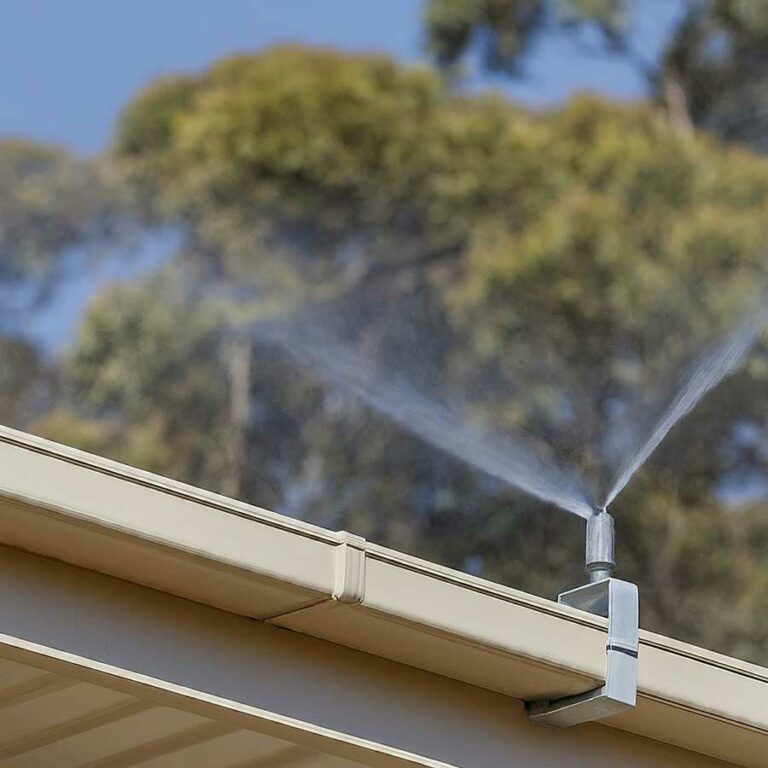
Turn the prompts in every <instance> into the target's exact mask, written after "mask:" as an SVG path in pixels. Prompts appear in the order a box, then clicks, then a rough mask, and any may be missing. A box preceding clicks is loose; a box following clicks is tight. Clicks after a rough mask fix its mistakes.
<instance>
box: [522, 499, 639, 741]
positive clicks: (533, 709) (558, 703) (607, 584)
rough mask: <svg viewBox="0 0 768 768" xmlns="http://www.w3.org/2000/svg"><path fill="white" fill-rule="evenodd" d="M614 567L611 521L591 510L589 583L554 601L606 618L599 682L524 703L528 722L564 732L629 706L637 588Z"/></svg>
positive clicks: (633, 693)
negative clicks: (615, 573)
mask: <svg viewBox="0 0 768 768" xmlns="http://www.w3.org/2000/svg"><path fill="white" fill-rule="evenodd" d="M615 567H616V560H615V556H614V526H613V518H612V517H611V515H609V514H608V512H607V511H606V510H605V509H602V508H601V509H597V510H595V514H594V515H592V517H590V518H589V520H587V530H586V570H587V575H588V577H589V584H585V585H584V586H583V587H577V588H576V589H572V590H570V591H568V592H563V593H562V594H561V595H559V596H558V598H557V601H558V603H560V604H561V605H568V606H570V607H571V608H576V609H578V610H581V611H585V612H587V613H591V614H593V615H596V616H603V617H605V618H607V619H608V633H607V637H606V641H605V656H606V665H605V682H604V683H603V684H602V685H601V686H599V687H597V688H593V689H591V690H588V691H585V692H584V693H580V694H577V695H575V696H563V697H562V698H555V699H547V700H543V701H528V702H526V704H525V708H526V710H527V712H528V717H529V718H530V720H531V722H533V723H537V724H539V725H547V726H550V727H552V728H567V727H568V726H571V725H578V724H579V723H587V722H591V721H593V720H602V719H603V718H605V717H610V716H611V715H614V714H617V713H618V712H624V711H625V710H627V709H632V708H633V707H634V706H635V701H636V698H637V655H638V648H639V639H638V634H639V610H638V594H637V587H636V586H635V585H634V584H631V583H630V582H627V581H622V580H621V579H615V578H613V571H614V569H615Z"/></svg>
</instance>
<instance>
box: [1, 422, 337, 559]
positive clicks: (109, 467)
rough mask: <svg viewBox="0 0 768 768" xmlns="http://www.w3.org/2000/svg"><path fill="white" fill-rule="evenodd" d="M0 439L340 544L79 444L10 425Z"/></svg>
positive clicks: (323, 533) (326, 534) (320, 531)
mask: <svg viewBox="0 0 768 768" xmlns="http://www.w3.org/2000/svg"><path fill="white" fill-rule="evenodd" d="M0 443H5V444H7V445H12V446H14V447H16V448H21V449H23V450H27V451H31V452H33V453H38V454H41V455H43V456H47V457H49V458H52V459H58V460H60V461H64V462H66V463H67V464H74V465H75V466H79V467H82V468H83V469H87V470H90V471H92V472H98V473H99V474H102V475H108V476H110V477H114V478H117V479H119V480H125V481H126V482H129V483H132V484H133V485H139V486H143V487H145V488H149V489H151V490H154V491H159V492H161V493H165V494H168V495H169V496H175V497H177V498H179V499H182V500H184V501H192V502H195V503H196V504H202V505H204V506H207V507H210V508H211V509H215V510H217V511H219V512H224V513H226V514H228V515H233V516H235V517H241V518H243V519H246V520H254V521H256V522H259V523H263V524H265V525H269V526H271V527H273V528H278V529H280V530H284V531H287V532H289V533H295V534H297V535H299V536H304V537H306V538H310V539H314V540H316V541H321V542H324V543H327V544H338V543H339V537H338V535H337V534H336V533H334V532H333V531H329V530H327V529H325V528H322V527H320V526H318V525H313V524H312V523H307V522H305V521H303V520H297V519H294V518H288V517H286V516H285V515H281V514H280V513H278V512H271V511H270V510H268V509H264V508H263V507H257V506H255V505H253V504H248V503H246V502H244V501H238V500H236V499H231V498H229V497H228V496H223V495H222V494H218V493H214V492H212V491H206V490H203V489H202V488H197V487H195V486H193V485H188V484H187V483H182V482H180V481H178V480H172V479H170V478H166V477H162V476H161V475H156V474H154V473H152V472H147V471H146V470H143V469H137V468H136V467H131V466H130V465H128V464H121V463H120V462H118V461H114V460H112V459H107V458H104V457H102V456H98V455H97V454H94V453H88V452H87V451H81V450H79V449H77V448H70V447H69V446H66V445H62V444H60V443H54V442H52V441H50V440H46V439H45V438H42V437H37V436H36V435H31V434H28V433H26V432H21V431H19V430H16V429H12V428H11V427H6V426H3V425H0Z"/></svg>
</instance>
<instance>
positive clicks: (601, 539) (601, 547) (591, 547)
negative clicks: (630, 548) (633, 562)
mask: <svg viewBox="0 0 768 768" xmlns="http://www.w3.org/2000/svg"><path fill="white" fill-rule="evenodd" d="M586 561H587V574H588V575H589V581H590V582H595V581H602V580H603V579H609V578H611V576H612V575H613V569H614V568H615V567H616V561H615V559H614V553H613V518H612V517H611V516H610V515H609V514H608V512H606V510H605V509H604V508H599V509H597V510H595V514H594V515H592V517H590V518H589V520H587V557H586Z"/></svg>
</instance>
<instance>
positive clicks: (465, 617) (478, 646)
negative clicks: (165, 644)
mask: <svg viewBox="0 0 768 768" xmlns="http://www.w3.org/2000/svg"><path fill="white" fill-rule="evenodd" d="M0 543H2V544H6V545H9V546H12V547H17V548H20V549H23V550H26V551H29V552H33V553H36V554H41V555H44V556H47V557H52V558H55V559H59V560H62V561H65V562H68V563H71V564H74V565H77V566H81V567H85V568H88V569H91V570H94V571H98V572H101V573H105V574H109V575H112V576H117V577H119V578H122V579H125V580H127V581H131V582H134V583H137V584H141V585H144V586H149V587H152V588H154V589H158V590H161V591H163V592H167V593H169V594H172V595H178V596H181V597H185V598H188V599H191V600H194V601H197V602H200V603H204V604H207V605H211V606H214V607H216V608H220V609H223V610H226V611H229V612H231V613H235V614H240V615H244V616H248V617H251V618H254V619H258V620H261V621H264V622H266V623H270V624H275V625H278V626H282V627H285V628H288V629H291V630H294V631H296V632H300V633H304V634H306V635H311V636H314V637H317V638H321V639H325V640H329V641H331V642H332V643H335V644H337V645H340V646H347V647H351V648H355V649H359V650H362V651H365V652H367V653H369V654H374V655H376V656H379V657H382V658H385V659H390V660H393V661H396V662H400V663H403V664H407V665H410V666H413V667H417V668H420V669H423V670H427V671H429V672H434V673H438V674H440V675H444V676H446V677H449V678H453V679H456V680H460V681H463V682H466V683H470V684H472V685H475V686H478V687H480V688H484V689H487V690H489V691H495V692H498V693H502V694H505V695H507V696H510V697H514V698H516V699H539V698H546V697H554V696H562V695H566V694H569V693H577V692H580V691H583V690H586V689H588V688H590V687H592V686H594V685H595V684H596V683H597V682H598V681H599V680H600V678H601V675H602V673H603V665H604V647H603V646H604V638H605V630H606V625H605V621H604V620H602V619H599V618H597V617H593V616H590V615H588V614H584V613H581V612H578V611H574V610H572V609H569V608H566V607H563V606H559V605H557V604H556V603H553V602H550V601H548V600H544V599H540V598H536V597H534V596H531V595H527V594H525V593H522V592H519V591H517V590H513V589H509V588H506V587H502V586H499V585H496V584H493V583H491V582H488V581H484V580H482V579H477V578H473V577H471V576H467V575H465V574H461V573H458V572H456V571H452V570H450V569H447V568H442V567H440V566H437V565H434V564H431V563H428V562H425V561H422V560H419V559H417V558H412V557H409V556H407V555H403V554H401V553H398V552H393V551H391V550H388V549H385V548H383V547H379V546H376V545H373V544H370V543H367V542H365V541H364V540H362V539H359V538H358V537H353V536H349V535H347V534H343V533H341V534H339V533H333V532H330V531H326V530H324V529H322V528H318V527H316V526H312V525H308V524H306V523H302V522H300V521H295V520H290V519H288V518H285V517H283V516H281V515H277V514H274V513H271V512H268V511H266V510H261V509H258V508H255V507H252V506H249V505H246V504H243V503H240V502H236V501H232V500H230V499H226V498H224V497H221V496H218V495H216V494H211V493H207V492H204V491H200V490H197V489H194V488H191V487H189V486H186V485H183V484H180V483H175V482H173V481H169V480H166V479H163V478H159V477H156V476H154V475H151V474H149V473H145V472H141V471H139V470H135V469H131V468H129V467H125V466H122V465H119V464H116V463H114V462H111V461H107V460H105V459H100V458H97V457H94V456H90V455H88V454H84V453H82V452H79V451H75V450H73V449H70V448H65V447H62V446H58V445H55V444H53V443H50V442H48V441H45V440H41V439H39V438H35V437H31V436H29V435H25V434H22V433H19V432H15V431H13V430H9V429H5V428H0ZM641 599H642V596H641ZM639 673H640V679H639V701H638V706H637V709H636V710H634V711H632V712H628V713H626V714H623V715H619V716H617V717H615V718H612V719H611V720H610V721H608V722H607V723H606V724H607V725H610V726H613V727H615V728H619V729H622V730H624V731H628V732H631V733H635V734H638V735H641V736H645V737H648V738H650V739H654V740H656V741H660V742H666V743H670V744H674V745H677V746H680V747H683V748H685V749H688V750H691V751H693V752H698V753H701V754H704V755H708V756H711V757H715V758H719V759H721V760H726V761H729V762H731V763H735V764H738V765H744V766H765V765H768V760H767V759H766V758H767V756H768V670H766V669H764V668H762V667H758V666H756V665H752V664H747V663H745V662H741V661H738V660H735V659H731V658H728V657H726V656H722V655H720V654H715V653H712V652H710V651H706V650H703V649H700V648H696V647H694V646H691V645H688V644H685V643H680V642H677V641H674V640H671V639H669V638H666V637H661V636H658V635H653V634H651V633H647V632H643V633H641V649H640V666H639Z"/></svg>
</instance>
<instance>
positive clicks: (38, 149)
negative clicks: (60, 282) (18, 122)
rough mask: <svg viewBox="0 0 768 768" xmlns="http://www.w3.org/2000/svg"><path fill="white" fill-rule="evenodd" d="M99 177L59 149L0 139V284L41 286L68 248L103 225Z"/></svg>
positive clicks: (102, 192)
mask: <svg viewBox="0 0 768 768" xmlns="http://www.w3.org/2000/svg"><path fill="white" fill-rule="evenodd" d="M107 204H108V199H107V195H106V194H105V184H104V180H103V178H102V177H101V175H100V174H99V172H98V170H97V168H96V167H95V166H94V165H91V164H89V163H87V162H84V161H82V160H80V159H78V158H75V157H74V156H72V155H70V154H68V153H66V152H65V151H64V150H61V149H58V148H56V147H51V146H46V145H41V144H35V143H32V142H26V141H21V140H12V139H9V140H5V141H0V286H2V285H3V284H5V285H8V284H12V285H18V284H20V283H26V284H32V285H36V286H38V287H39V288H41V289H42V288H45V287H46V286H47V285H48V284H49V283H50V280H51V278H52V277H53V275H54V274H55V270H56V267H57V264H58V263H59V260H60V259H61V257H62V255H63V254H64V253H65V252H66V251H67V249H71V248H75V247H77V246H81V245H83V244H84V242H86V241H88V240H89V239H92V238H93V237H95V235H96V234H97V233H98V232H99V229H100V227H101V226H103V222H104V218H103V217H104V216H105V213H106V206H107Z"/></svg>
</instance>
